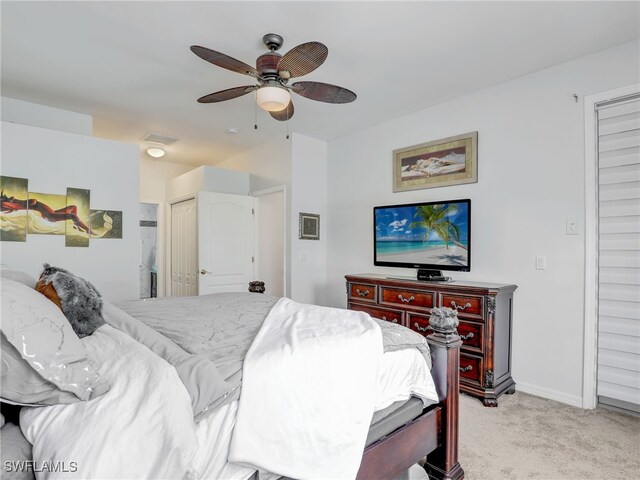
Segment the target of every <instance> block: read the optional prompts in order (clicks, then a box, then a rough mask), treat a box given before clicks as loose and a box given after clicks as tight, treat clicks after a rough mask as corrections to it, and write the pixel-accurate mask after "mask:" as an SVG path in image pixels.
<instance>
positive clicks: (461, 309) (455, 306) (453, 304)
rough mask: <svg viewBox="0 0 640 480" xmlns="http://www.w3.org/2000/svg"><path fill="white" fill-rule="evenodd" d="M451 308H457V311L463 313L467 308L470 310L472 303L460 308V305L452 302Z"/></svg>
mask: <svg viewBox="0 0 640 480" xmlns="http://www.w3.org/2000/svg"><path fill="white" fill-rule="evenodd" d="M451 306H452V307H453V308H455V309H456V310H458V311H459V312H462V311H463V310H466V309H467V308H469V307H470V306H471V304H470V303H466V304H465V305H464V306H462V307H461V306H460V305H456V302H455V301H453V300H451Z"/></svg>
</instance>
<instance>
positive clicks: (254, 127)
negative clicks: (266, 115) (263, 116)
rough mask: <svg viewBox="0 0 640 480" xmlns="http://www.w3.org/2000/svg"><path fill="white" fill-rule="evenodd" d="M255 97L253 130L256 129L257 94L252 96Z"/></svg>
mask: <svg viewBox="0 0 640 480" xmlns="http://www.w3.org/2000/svg"><path fill="white" fill-rule="evenodd" d="M253 96H254V97H255V100H256V101H255V102H253V107H254V108H253V129H254V130H257V129H258V94H257V93H256V94H254V95H253Z"/></svg>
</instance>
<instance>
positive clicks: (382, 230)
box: [373, 199, 471, 272]
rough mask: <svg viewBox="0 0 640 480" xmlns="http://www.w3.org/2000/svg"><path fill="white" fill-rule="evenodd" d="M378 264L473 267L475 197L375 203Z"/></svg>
mask: <svg viewBox="0 0 640 480" xmlns="http://www.w3.org/2000/svg"><path fill="white" fill-rule="evenodd" d="M373 224H374V229H375V234H374V248H373V256H374V261H373V263H374V265H378V266H386V267H407V268H420V269H434V270H458V271H463V272H468V271H469V270H470V268H471V243H470V240H471V200H468V199H465V200H448V201H443V202H424V203H411V204H407V205H389V206H385V207H374V209H373Z"/></svg>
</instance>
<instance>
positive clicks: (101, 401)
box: [20, 325, 198, 479]
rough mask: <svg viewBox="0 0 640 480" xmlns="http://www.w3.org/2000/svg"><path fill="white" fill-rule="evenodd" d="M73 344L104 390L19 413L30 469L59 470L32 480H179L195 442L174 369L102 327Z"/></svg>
mask: <svg viewBox="0 0 640 480" xmlns="http://www.w3.org/2000/svg"><path fill="white" fill-rule="evenodd" d="M81 341H82V343H83V344H84V346H85V348H86V350H87V354H88V356H89V358H92V359H93V360H94V361H95V362H96V364H97V365H99V366H100V370H99V371H100V375H101V377H102V378H103V379H105V380H106V381H108V382H109V383H110V384H111V389H110V390H109V391H108V392H107V393H105V394H104V395H102V396H100V397H98V398H96V399H94V400H91V401H89V402H77V403H72V404H70V405H55V406H51V407H39V408H23V409H22V411H21V414H20V425H21V428H22V431H23V433H24V435H25V437H26V438H27V440H29V442H30V443H31V444H32V445H33V458H34V461H35V462H36V463H35V466H36V467H37V466H39V465H40V466H42V465H44V464H45V462H61V464H62V463H63V462H64V465H66V470H67V472H64V473H62V472H61V473H56V472H50V471H42V472H37V473H36V477H37V478H38V479H43V478H45V479H46V478H64V479H133V478H157V479H159V478H182V476H183V475H184V473H185V471H187V469H188V467H189V465H190V464H191V462H192V459H193V457H194V455H195V454H196V451H197V450H198V439H197V436H196V432H195V427H194V424H193V411H192V409H191V400H190V399H189V395H188V393H187V390H186V389H185V388H184V386H183V385H182V382H181V381H180V379H179V378H178V374H177V373H176V371H175V369H174V368H173V367H172V366H171V365H169V364H168V363H166V362H165V361H164V360H162V359H161V358H160V357H158V356H156V355H155V354H154V353H152V352H151V351H150V350H149V349H147V348H146V347H144V346H143V345H141V344H139V343H138V342H136V341H135V340H133V339H131V338H130V337H129V336H127V335H126V334H124V333H122V332H120V331H119V330H116V329H114V328H112V327H110V326H109V325H104V326H102V327H100V328H99V329H98V330H97V331H96V332H95V333H94V334H93V335H91V336H89V337H85V338H83V339H82V340H81ZM70 462H74V463H75V466H72V465H70ZM72 470H75V471H72Z"/></svg>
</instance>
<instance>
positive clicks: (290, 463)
mask: <svg viewBox="0 0 640 480" xmlns="http://www.w3.org/2000/svg"><path fill="white" fill-rule="evenodd" d="M382 354H383V347H382V333H381V332H380V327H378V325H377V324H376V323H375V322H374V321H373V320H371V317H369V315H367V314H365V313H362V312H356V311H345V310H340V311H339V314H338V311H337V310H336V309H331V308H327V307H318V306H315V305H303V304H299V303H296V302H294V301H292V300H289V299H288V298H282V299H280V300H279V301H278V303H276V304H275V305H274V307H273V308H272V309H271V312H270V313H269V315H268V316H267V318H266V319H265V321H264V323H263V325H262V328H261V329H260V332H259V333H258V335H257V336H256V338H255V340H254V341H253V344H252V345H251V348H250V349H249V352H248V353H247V356H246V358H245V361H244V365H243V382H242V394H241V396H240V406H239V409H238V417H237V420H236V426H235V429H234V433H233V438H232V441H231V452H230V455H229V460H230V461H231V462H236V463H241V464H247V465H251V466H253V467H255V468H258V469H260V470H266V471H269V472H273V473H277V474H280V475H286V476H288V477H291V478H300V479H308V478H331V479H338V478H354V477H355V475H356V473H357V471H358V468H359V467H360V460H361V457H362V450H363V449H364V445H365V440H366V437H367V431H368V429H369V425H370V423H371V417H372V416H373V411H374V407H375V402H376V393H377V385H376V381H377V379H378V369H379V367H380V365H381V362H382Z"/></svg>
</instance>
